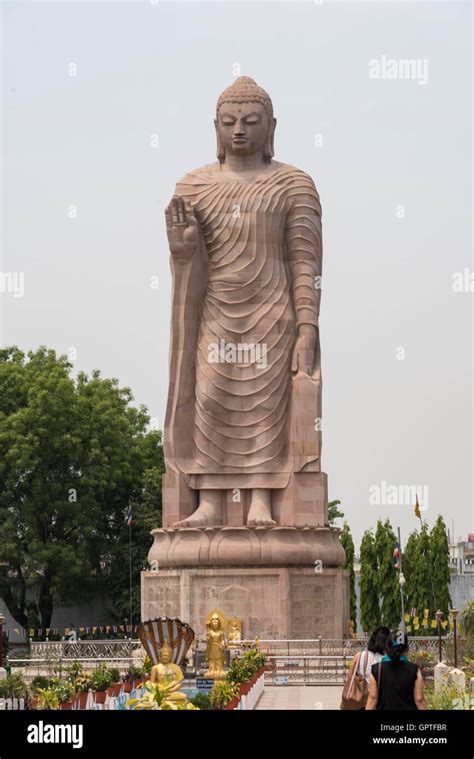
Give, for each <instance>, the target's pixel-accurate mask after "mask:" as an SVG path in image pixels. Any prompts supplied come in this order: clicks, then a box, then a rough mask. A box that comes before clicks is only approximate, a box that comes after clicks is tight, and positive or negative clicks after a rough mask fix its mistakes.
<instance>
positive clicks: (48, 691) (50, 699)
mask: <svg viewBox="0 0 474 759" xmlns="http://www.w3.org/2000/svg"><path fill="white" fill-rule="evenodd" d="M35 708H36V709H48V710H52V709H59V698H58V695H57V693H55V692H54V690H53V689H52V688H40V689H39V690H38V700H37V702H36V706H35Z"/></svg>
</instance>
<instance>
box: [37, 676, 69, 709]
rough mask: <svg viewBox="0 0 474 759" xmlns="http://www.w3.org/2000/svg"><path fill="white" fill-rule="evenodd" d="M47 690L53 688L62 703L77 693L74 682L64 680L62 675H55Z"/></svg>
mask: <svg viewBox="0 0 474 759" xmlns="http://www.w3.org/2000/svg"><path fill="white" fill-rule="evenodd" d="M47 690H52V691H53V693H55V694H56V696H57V697H58V700H59V701H60V702H61V703H63V702H64V701H70V700H71V698H72V697H73V695H74V693H75V688H74V685H73V683H70V682H69V681H68V680H62V679H61V678H60V677H53V678H52V679H51V682H50V685H49V688H48V689H47ZM38 692H39V691H38Z"/></svg>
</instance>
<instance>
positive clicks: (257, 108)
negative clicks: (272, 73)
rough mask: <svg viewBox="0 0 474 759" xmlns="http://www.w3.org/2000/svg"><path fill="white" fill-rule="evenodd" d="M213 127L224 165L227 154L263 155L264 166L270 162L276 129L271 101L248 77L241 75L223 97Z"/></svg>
mask: <svg viewBox="0 0 474 759" xmlns="http://www.w3.org/2000/svg"><path fill="white" fill-rule="evenodd" d="M214 124H215V127H216V135H217V158H218V159H219V161H220V162H221V163H223V162H224V161H225V157H226V154H227V153H232V154H234V155H236V156H249V155H255V154H260V155H261V156H262V158H263V161H265V163H270V162H271V160H272V157H273V155H274V149H273V137H274V134H275V127H276V119H275V118H274V116H273V105H272V101H271V100H270V96H269V95H268V93H267V92H265V90H264V89H262V87H259V86H258V84H257V83H256V82H255V81H254V80H253V79H251V78H250V77H249V76H240V77H239V78H238V79H236V80H235V82H234V83H233V84H231V86H230V87H227V89H225V90H224V92H223V93H222V94H221V95H220V97H219V99H218V101H217V108H216V119H215V121H214Z"/></svg>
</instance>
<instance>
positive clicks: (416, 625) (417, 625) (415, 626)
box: [413, 622, 420, 630]
mask: <svg viewBox="0 0 474 759" xmlns="http://www.w3.org/2000/svg"><path fill="white" fill-rule="evenodd" d="M419 626H420V625H419V624H418V622H416V624H414V625H413V627H414V628H415V630H418V628H419Z"/></svg>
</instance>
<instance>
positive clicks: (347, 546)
mask: <svg viewBox="0 0 474 759" xmlns="http://www.w3.org/2000/svg"><path fill="white" fill-rule="evenodd" d="M340 541H341V543H342V546H343V548H344V550H345V552H346V561H345V564H344V569H347V571H348V572H349V607H350V612H349V613H350V618H351V620H352V621H353V622H354V631H355V630H356V627H357V622H356V620H357V597H356V591H355V572H354V553H355V551H354V541H353V540H352V535H351V530H350V527H349V525H348V523H347V522H344V526H343V528H342V532H341V535H340Z"/></svg>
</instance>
